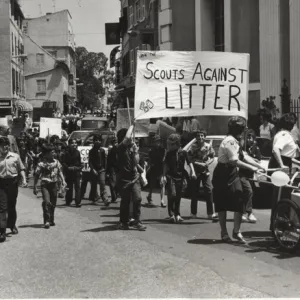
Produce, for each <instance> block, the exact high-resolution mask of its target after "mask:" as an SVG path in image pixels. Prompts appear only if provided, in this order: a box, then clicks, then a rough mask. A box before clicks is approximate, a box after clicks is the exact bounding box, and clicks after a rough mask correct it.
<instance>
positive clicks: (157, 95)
mask: <svg viewBox="0 0 300 300" xmlns="http://www.w3.org/2000/svg"><path fill="white" fill-rule="evenodd" d="M249 62H250V56H249V54H240V53H226V52H200V51H196V52H178V51H157V52H153V51H138V54H137V74H136V85H135V103H134V116H135V119H136V120H139V119H150V118H160V117H187V116H197V115H202V116H205V115H206V116H213V115H215V116H217V115H219V116H220V115H221V116H232V115H239V116H241V117H244V118H247V117H248V89H249Z"/></svg>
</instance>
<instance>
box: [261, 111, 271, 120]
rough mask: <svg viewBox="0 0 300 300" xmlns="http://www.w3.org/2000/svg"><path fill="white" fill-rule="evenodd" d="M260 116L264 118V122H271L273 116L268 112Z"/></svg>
mask: <svg viewBox="0 0 300 300" xmlns="http://www.w3.org/2000/svg"><path fill="white" fill-rule="evenodd" d="M260 116H261V117H262V118H263V120H266V121H268V122H270V120H271V118H272V115H271V114H270V113H269V112H266V111H264V112H262V113H261V114H260Z"/></svg>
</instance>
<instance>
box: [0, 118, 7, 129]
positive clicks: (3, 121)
mask: <svg viewBox="0 0 300 300" xmlns="http://www.w3.org/2000/svg"><path fill="white" fill-rule="evenodd" d="M0 126H1V127H8V120H7V118H0Z"/></svg>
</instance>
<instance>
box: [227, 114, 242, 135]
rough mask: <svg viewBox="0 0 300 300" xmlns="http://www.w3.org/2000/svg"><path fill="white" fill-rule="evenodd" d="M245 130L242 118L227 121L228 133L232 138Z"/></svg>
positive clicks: (232, 118) (236, 117)
mask: <svg viewBox="0 0 300 300" xmlns="http://www.w3.org/2000/svg"><path fill="white" fill-rule="evenodd" d="M245 128H246V121H245V119H243V118H242V117H239V116H235V117H231V118H230V119H229V120H228V133H229V134H232V135H233V136H235V135H237V134H241V133H243V132H244V130H245Z"/></svg>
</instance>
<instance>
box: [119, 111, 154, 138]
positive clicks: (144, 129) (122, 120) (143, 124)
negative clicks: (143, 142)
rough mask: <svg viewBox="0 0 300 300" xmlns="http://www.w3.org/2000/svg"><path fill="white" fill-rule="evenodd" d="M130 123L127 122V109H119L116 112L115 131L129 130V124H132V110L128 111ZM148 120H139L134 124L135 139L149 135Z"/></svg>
mask: <svg viewBox="0 0 300 300" xmlns="http://www.w3.org/2000/svg"><path fill="white" fill-rule="evenodd" d="M129 113H130V118H131V123H130V122H129V117H128V109H127V108H119V109H118V110H117V127H116V129H117V131H118V130H120V129H122V128H129V126H130V124H132V122H133V119H134V109H133V108H130V109H129ZM149 126H150V121H149V120H147V119H146V120H139V121H137V122H136V124H135V137H137V138H140V137H147V136H148V135H149Z"/></svg>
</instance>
